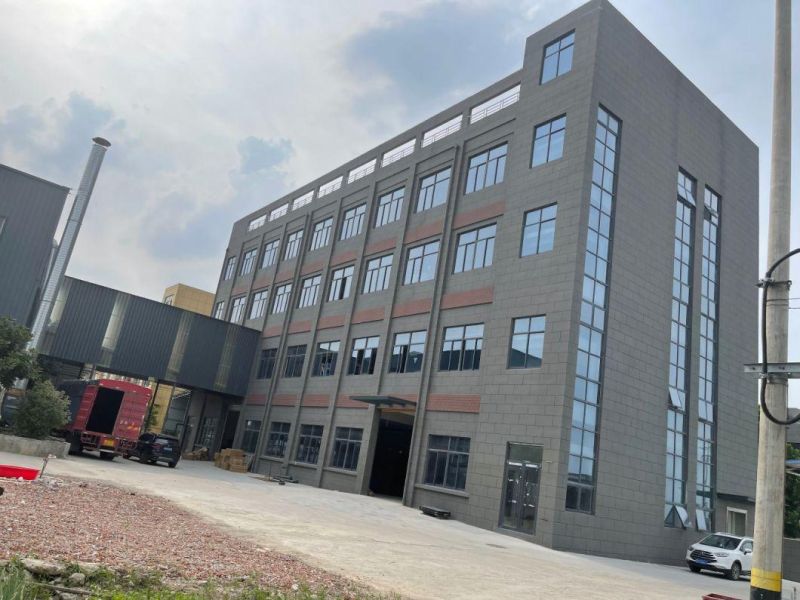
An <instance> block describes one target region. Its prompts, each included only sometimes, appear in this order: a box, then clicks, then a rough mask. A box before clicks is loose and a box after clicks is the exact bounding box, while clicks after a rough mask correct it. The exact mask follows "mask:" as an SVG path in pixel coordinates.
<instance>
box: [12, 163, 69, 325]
mask: <svg viewBox="0 0 800 600" xmlns="http://www.w3.org/2000/svg"><path fill="white" fill-rule="evenodd" d="M68 193H69V188H67V187H64V186H62V185H58V184H55V183H52V182H50V181H46V180H44V179H40V178H39V177H35V176H34V175H29V174H28V173H23V172H22V171H17V170H16V169H12V168H11V167H7V166H5V165H0V316H5V317H11V318H12V319H14V320H15V321H17V322H18V323H21V324H22V325H28V326H30V324H31V323H32V321H33V318H34V317H35V316H36V314H35V313H36V308H37V307H38V305H39V298H40V295H41V290H42V287H43V286H44V279H45V277H46V275H47V269H48V268H49V265H50V259H51V257H52V255H53V249H54V246H55V235H56V228H57V227H58V220H59V218H60V216H61V211H62V210H63V208H64V202H66V199H67V194H68Z"/></svg>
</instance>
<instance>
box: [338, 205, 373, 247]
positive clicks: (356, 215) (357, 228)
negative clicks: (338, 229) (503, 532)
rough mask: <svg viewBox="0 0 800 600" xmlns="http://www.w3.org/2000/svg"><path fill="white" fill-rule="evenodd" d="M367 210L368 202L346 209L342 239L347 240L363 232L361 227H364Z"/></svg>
mask: <svg viewBox="0 0 800 600" xmlns="http://www.w3.org/2000/svg"><path fill="white" fill-rule="evenodd" d="M366 211H367V205H366V204H359V205H358V206H356V207H355V208H351V209H350V210H346V211H344V217H343V219H342V235H341V236H340V237H339V239H340V240H346V239H348V238H351V237H355V236H357V235H358V234H359V233H361V229H362V228H363V227H364V213H365V212H366Z"/></svg>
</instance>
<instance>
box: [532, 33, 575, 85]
mask: <svg viewBox="0 0 800 600" xmlns="http://www.w3.org/2000/svg"><path fill="white" fill-rule="evenodd" d="M574 43H575V32H574V31H570V32H569V33H568V34H567V35H565V36H563V37H561V38H559V39H557V40H556V41H555V42H552V43H550V44H547V46H545V47H544V59H543V60H542V77H541V81H540V83H547V82H548V81H550V80H552V79H555V78H556V77H558V76H559V75H563V74H564V73H568V72H569V71H570V69H572V47H573V44H574Z"/></svg>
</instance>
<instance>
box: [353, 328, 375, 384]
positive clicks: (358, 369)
mask: <svg viewBox="0 0 800 600" xmlns="http://www.w3.org/2000/svg"><path fill="white" fill-rule="evenodd" d="M379 343H380V338H379V337H378V336H373V337H363V338H355V339H354V340H353V348H352V350H351V351H350V363H349V364H348V367H347V374H348V375H372V374H373V373H374V372H375V361H376V360H377V358H378V345H379Z"/></svg>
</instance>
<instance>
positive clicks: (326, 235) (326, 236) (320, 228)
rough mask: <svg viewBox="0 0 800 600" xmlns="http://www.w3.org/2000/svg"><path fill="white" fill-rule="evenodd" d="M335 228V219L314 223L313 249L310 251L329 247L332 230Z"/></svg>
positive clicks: (312, 233) (329, 218)
mask: <svg viewBox="0 0 800 600" xmlns="http://www.w3.org/2000/svg"><path fill="white" fill-rule="evenodd" d="M332 227H333V217H328V218H327V219H325V220H324V221H319V222H317V223H314V229H313V231H312V232H311V247H310V248H309V250H317V249H318V248H322V247H324V246H327V245H328V243H330V241H331V228H332Z"/></svg>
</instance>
